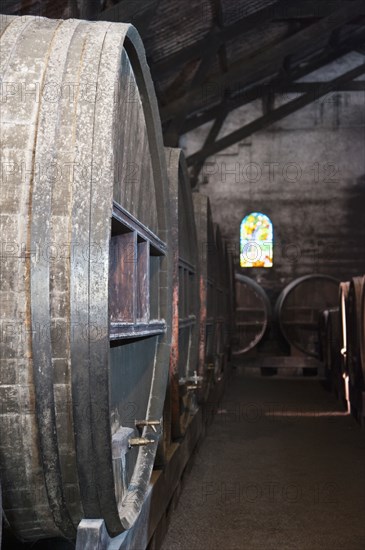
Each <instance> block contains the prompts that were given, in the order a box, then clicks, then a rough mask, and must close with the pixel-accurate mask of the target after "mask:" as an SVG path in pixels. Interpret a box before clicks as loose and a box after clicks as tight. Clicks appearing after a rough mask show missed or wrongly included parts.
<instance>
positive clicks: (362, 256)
mask: <svg viewBox="0 0 365 550" xmlns="http://www.w3.org/2000/svg"><path fill="white" fill-rule="evenodd" d="M362 61H363V56H361V55H360V54H357V53H353V54H351V55H348V56H346V58H343V59H342V60H341V61H339V62H336V63H334V64H332V65H331V66H330V68H329V69H327V70H326V71H324V70H322V71H319V72H317V73H313V74H312V75H310V77H308V78H306V80H308V81H313V80H314V79H315V78H317V77H319V78H320V79H321V80H327V79H329V78H333V77H335V76H337V75H339V74H341V73H342V72H345V71H347V70H350V69H351V68H352V67H354V66H356V65H358V64H359V63H361V62H362ZM304 80H305V79H303V81H304ZM292 98H293V96H287V97H283V96H282V97H280V98H278V99H277V100H276V103H275V105H278V104H279V102H280V103H284V102H286V101H287V100H288V99H292ZM260 114H261V105H260V104H259V103H258V102H256V103H254V104H250V105H248V106H244V107H242V108H240V109H239V110H237V111H235V112H234V113H231V114H230V116H229V117H228V118H227V120H226V123H225V125H224V127H223V129H222V131H221V134H220V136H219V137H222V136H223V135H225V134H228V133H230V132H231V131H233V130H235V129H237V128H238V127H240V126H242V125H243V124H246V123H248V122H250V121H251V120H253V119H254V118H255V117H256V116H260ZM209 127H210V126H208V125H205V126H204V127H201V128H199V129H198V130H196V131H194V132H191V133H189V134H187V135H186V136H184V138H183V140H182V146H183V148H184V149H185V151H186V153H187V154H190V153H192V152H194V151H195V150H197V149H198V148H199V147H200V145H201V143H202V141H203V140H204V137H205V135H206V134H207V130H209ZM199 190H200V192H201V193H204V194H207V195H208V196H209V197H210V200H211V204H212V211H213V216H214V219H215V221H217V222H218V223H219V224H220V225H221V228H222V233H223V236H224V237H225V238H226V239H227V240H228V241H229V245H230V247H231V249H232V250H233V251H234V252H235V256H236V267H237V270H241V271H242V272H244V273H245V274H248V275H250V276H252V277H254V278H255V279H256V280H257V282H259V283H260V284H262V286H264V287H265V288H266V289H267V290H268V291H269V293H270V294H271V296H272V297H273V298H274V296H275V295H277V293H278V292H279V291H280V290H281V289H282V288H283V287H284V286H285V285H286V284H287V283H288V282H290V281H291V280H292V279H294V278H296V277H299V276H301V275H305V274H309V273H324V274H328V275H332V276H334V277H336V278H338V279H340V280H347V279H349V277H352V276H354V275H357V274H359V273H365V93H364V92H334V93H330V94H328V95H327V96H325V97H324V98H320V99H318V100H316V101H315V102H314V103H312V104H311V105H309V106H307V107H305V108H304V109H302V110H301V111H297V112H296V113H294V114H293V115H290V116H289V117H287V118H286V119H283V120H282V121H280V122H278V123H275V124H273V125H272V126H270V127H268V128H267V129H265V130H264V131H261V132H258V133H255V134H253V135H252V136H251V137H250V138H248V139H246V140H244V141H243V142H241V143H238V144H236V145H234V146H232V147H231V148H229V149H226V150H225V151H222V152H221V154H217V155H215V156H214V157H211V158H209V159H208V160H207V162H206V164H205V166H204V169H203V171H202V174H201V183H200V188H199ZM252 211H261V212H263V213H265V214H267V215H268V216H269V217H270V218H271V220H272V222H273V224H274V266H273V268H270V269H264V268H249V269H243V270H242V269H241V268H240V267H239V226H240V222H241V220H242V218H243V217H244V216H245V215H246V214H248V213H249V212H252Z"/></svg>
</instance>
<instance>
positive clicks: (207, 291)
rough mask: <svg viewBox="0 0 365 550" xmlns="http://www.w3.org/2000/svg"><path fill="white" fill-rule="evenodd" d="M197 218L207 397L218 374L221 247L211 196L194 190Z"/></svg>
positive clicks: (201, 366) (202, 372)
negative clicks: (217, 341)
mask: <svg viewBox="0 0 365 550" xmlns="http://www.w3.org/2000/svg"><path fill="white" fill-rule="evenodd" d="M193 203H194V213H195V222H196V229H197V238H198V252H199V265H200V284H199V294H200V331H199V372H198V375H199V376H201V377H202V378H203V383H202V388H201V390H200V391H199V400H201V401H206V400H207V399H208V396H209V392H210V390H211V386H212V383H213V378H214V359H215V349H214V348H215V343H214V336H215V330H216V322H215V317H216V284H217V281H216V274H217V271H218V266H217V251H216V244H215V238H214V226H213V220H212V213H211V208H210V203H209V199H208V197H206V196H205V195H202V194H200V193H193Z"/></svg>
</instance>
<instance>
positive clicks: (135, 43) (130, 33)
mask: <svg viewBox="0 0 365 550" xmlns="http://www.w3.org/2000/svg"><path fill="white" fill-rule="evenodd" d="M80 24H81V25H87V24H84V23H82V22H81V23H80ZM77 25H78V23H77ZM101 25H104V27H105V28H109V27H110V25H109V24H101ZM121 27H123V28H124V29H125V31H126V32H125V34H126V36H127V40H128V42H129V48H130V51H132V53H133V55H135V56H136V57H138V56H141V55H143V47H142V45H141V43H140V41H139V39H138V36H137V35H136V33H135V31H134V30H133V29H132V28H131V27H126V26H119V25H118V26H117V25H114V32H115V35H116V36H114V39H115V38H117V35H118V33H119V40H120V28H121ZM131 48H132V50H131ZM133 48H135V51H133ZM141 67H142V68H143V70H142V74H141V76H140V79H146V78H147V83H146V82H145V83H144V88H145V90H144V91H145V93H146V95H147V96H148V94H151V93H152V91H153V88H152V83H151V82H150V81H148V73H147V72H146V71H147V69H146V63H145V61H144V60H143V58H142V63H141ZM143 72H144V74H143ZM146 75H147V76H146ZM153 97H154V96H153ZM148 107H149V109H150V112H149V117H150V127H152V130H151V129H150V133H154V134H157V135H156V144H153V146H154V148H155V155H154V158H155V161H154V162H155V166H154V170H155V171H156V173H157V177H159V178H160V180H161V183H159V185H160V187H162V188H163V190H164V194H162V196H164V197H165V199H163V200H162V201H161V202H162V204H163V205H164V206H163V207H164V208H166V205H167V204H168V200H167V196H166V195H167V193H166V189H167V181H166V172H165V170H166V169H165V165H164V159H161V158H159V157H160V156H161V155H159V152H160V151H161V150H162V138H161V132H160V129H159V126H158V116H157V105H156V101H155V99H154V105H152V106H148ZM161 214H162V216H163V217H164V218H166V211H163V210H162V209H161V208H160V217H161ZM109 220H110V216H109V218H108V224H107V226H108V240H109V238H110V237H109V231H110V230H109V225H110V221H109ZM160 221H161V222H162V223H161V226H162V230H163V232H164V233H165V238H166V241H168V239H169V232H168V229H167V228H168V221H167V220H166V219H162V218H161V220H160ZM163 227H165V228H166V229H163ZM165 263H167V262H165ZM104 269H105V265H104ZM163 276H164V278H165V283H163V281H162V285H161V286H163V284H164V286H165V287H166V289H167V290H166V292H165V293H164V296H163V298H164V303H165V304H164V307H165V311H166V320H167V326H169V323H168V320H169V309H168V307H167V305H168V304H169V296H168V295H169V291H168V289H169V288H170V287H171V285H170V279H169V278H170V271H169V265H168V266H167V269H166V270H165V273H164V274H163ZM96 316H97V312H96ZM163 340H164V341H165V343H162V345H161V346H160V349H161V348H162V351H161V352H160V356H161V355H162V357H160V362H159V363H160V364H162V363H164V361H163V359H164V358H165V359H166V357H167V356H168V353H169V334H168V333H167V334H166V336H165V337H163ZM160 370H161V369H160ZM96 374H97V373H96ZM159 374H160V376H158V377H155V378H158V379H159V382H158V383H159V384H160V385H161V386H163V385H164V381H165V382H166V375H167V372H166V373H165V372H160V373H159ZM157 389H158V388H155V390H157ZM156 393H157V391H156ZM161 403H162V398H161V397H158V396H154V397H153V399H152V401H151V403H150V406H149V413H150V415H152V417H153V416H155V414H156V412H155V411H156V410H157V409H159V408H161V410H162V404H161ZM84 413H85V410H84V408H83V411H82V414H84ZM79 416H80V415H79ZM95 417H96V424H98V425H99V423H100V419H98V414H96V415H95ZM89 420H90V421H91V419H89ZM153 447H154V448H155V447H156V445H154V446H153ZM101 459H102V460H103V457H101ZM145 462H146V461H145ZM150 463H151V461H150ZM151 467H152V466H151V465H149V466H148V468H147V469H148V470H150V469H151ZM109 473H110V472H109ZM146 477H149V476H148V475H147V476H146ZM145 485H147V481H145ZM88 496H90V495H88ZM106 500H108V501H110V500H112V499H110V498H109V497H108V498H107V499H106ZM90 513H91V514H92V515H94V512H92V511H91V512H90ZM113 513H114V516H115V510H114V512H113V511H112V512H111V514H113ZM134 515H135V514H134ZM132 516H133V513H132ZM128 521H129V522H130V521H132V520H130V519H128V518H127V520H126V525H122V526H121V525H120V522H119V518H115V517H114V520H109V521H108V523H109V526H110V530H111V532H113V530H115V532H117V531H120V530H121V529H123V528H125V527H126V526H128ZM113 522H114V523H113ZM46 534H47V536H49V535H50V532H47V533H46ZM51 534H59V532H55V533H53V532H52V533H51ZM63 534H65V533H63ZM67 535H68V533H67Z"/></svg>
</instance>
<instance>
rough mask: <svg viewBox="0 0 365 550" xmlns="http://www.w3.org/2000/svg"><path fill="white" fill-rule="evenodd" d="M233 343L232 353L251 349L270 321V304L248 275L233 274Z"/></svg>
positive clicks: (260, 288) (240, 352)
mask: <svg viewBox="0 0 365 550" xmlns="http://www.w3.org/2000/svg"><path fill="white" fill-rule="evenodd" d="M235 281H236V284H235V296H236V309H235V345H234V347H233V349H232V352H233V354H235V355H240V354H242V353H245V352H247V351H249V350H250V349H253V348H254V347H255V346H257V344H258V343H259V342H260V341H261V340H262V338H263V337H264V335H265V333H266V332H267V330H268V328H269V325H270V321H271V306H270V301H269V298H268V296H267V294H266V292H265V291H264V289H263V288H262V287H261V286H260V285H259V284H257V283H256V281H254V280H253V279H251V278H250V277H246V276H245V275H241V274H240V273H236V275H235Z"/></svg>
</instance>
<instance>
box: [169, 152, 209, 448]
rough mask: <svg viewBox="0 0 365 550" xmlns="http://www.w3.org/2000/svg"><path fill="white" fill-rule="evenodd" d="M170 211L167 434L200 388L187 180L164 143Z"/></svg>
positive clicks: (178, 428)
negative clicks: (168, 424) (171, 256)
mask: <svg viewBox="0 0 365 550" xmlns="http://www.w3.org/2000/svg"><path fill="white" fill-rule="evenodd" d="M165 151H166V164H167V170H168V176H169V191H170V211H171V235H172V243H171V253H172V255H173V257H174V267H173V311H172V339H171V358H170V381H169V384H170V389H169V394H170V395H169V398H170V406H171V428H172V437H173V438H179V437H181V436H182V435H183V434H184V433H185V431H186V427H187V425H188V423H189V420H190V419H191V415H192V414H193V413H194V412H196V409H197V391H198V387H199V384H198V383H199V381H200V380H199V376H198V370H199V314H200V303H199V269H198V268H199V258H198V243H197V235H196V227H195V217H194V206H193V199H192V192H191V185H190V180H189V175H188V171H187V166H186V162H185V157H184V154H183V152H182V151H181V149H172V148H166V149H165Z"/></svg>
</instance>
